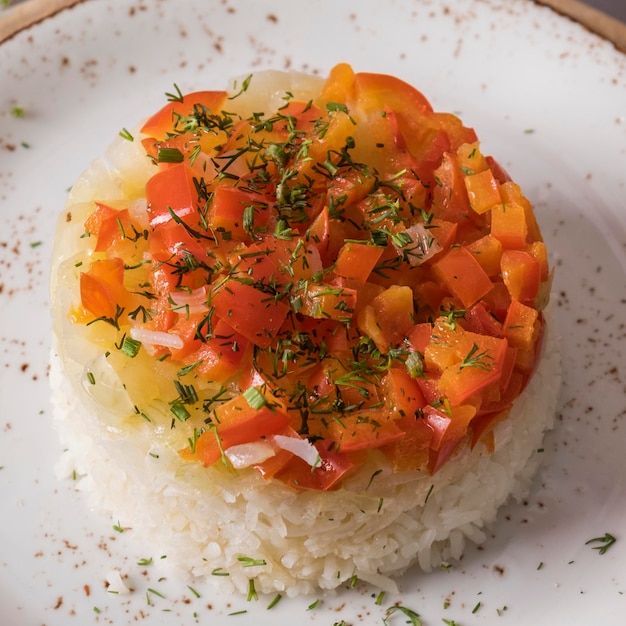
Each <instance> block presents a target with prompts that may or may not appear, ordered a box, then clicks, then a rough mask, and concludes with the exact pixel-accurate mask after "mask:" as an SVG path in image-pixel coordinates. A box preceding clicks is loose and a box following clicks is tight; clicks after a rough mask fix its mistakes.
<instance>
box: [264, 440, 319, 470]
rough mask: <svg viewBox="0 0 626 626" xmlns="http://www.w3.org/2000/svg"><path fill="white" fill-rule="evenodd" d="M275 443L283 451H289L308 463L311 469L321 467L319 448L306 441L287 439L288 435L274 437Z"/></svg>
mask: <svg viewBox="0 0 626 626" xmlns="http://www.w3.org/2000/svg"><path fill="white" fill-rule="evenodd" d="M274 443H275V444H276V445H277V446H278V447H279V448H282V449H283V450H287V451H289V452H291V453H292V454H295V455H296V456H298V457H300V458H301V459H302V460H303V461H306V462H307V463H308V464H309V465H310V466H311V467H315V466H316V465H319V462H320V455H319V452H318V451H317V448H316V447H315V446H314V445H313V444H312V443H311V442H310V441H307V440H306V439H298V438H297V437H287V436H286V435H274Z"/></svg>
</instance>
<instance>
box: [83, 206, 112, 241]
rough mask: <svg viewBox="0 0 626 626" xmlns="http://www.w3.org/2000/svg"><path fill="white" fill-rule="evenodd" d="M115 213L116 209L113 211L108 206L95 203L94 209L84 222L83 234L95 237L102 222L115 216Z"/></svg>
mask: <svg viewBox="0 0 626 626" xmlns="http://www.w3.org/2000/svg"><path fill="white" fill-rule="evenodd" d="M117 212H118V210H117V209H114V208H113V207H111V206H109V205H108V204H102V203H101V202H96V208H95V209H94V211H93V212H92V213H91V214H90V215H89V217H88V218H87V220H86V221H85V232H87V233H89V234H90V235H91V236H92V237H97V236H98V234H99V233H100V227H101V226H102V222H103V221H104V220H106V219H107V218H109V217H112V216H114V215H116V214H117Z"/></svg>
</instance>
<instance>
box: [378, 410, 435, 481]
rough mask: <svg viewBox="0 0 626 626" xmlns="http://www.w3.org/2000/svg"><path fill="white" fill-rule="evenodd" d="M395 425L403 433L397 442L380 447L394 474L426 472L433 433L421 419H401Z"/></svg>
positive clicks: (430, 427)
mask: <svg viewBox="0 0 626 626" xmlns="http://www.w3.org/2000/svg"><path fill="white" fill-rule="evenodd" d="M396 424H397V425H398V427H399V428H400V429H402V431H403V432H404V436H403V437H402V438H401V439H398V440H397V441H394V442H392V443H389V444H386V445H384V446H382V448H381V450H382V451H383V452H384V453H385V456H386V457H387V458H388V459H389V460H390V461H391V466H392V467H393V471H394V472H406V471H410V470H416V469H421V470H427V469H428V465H429V462H430V446H431V442H432V440H433V435H434V431H433V428H432V426H431V425H430V424H429V423H428V422H427V421H426V420H425V419H424V418H423V417H409V416H406V417H402V418H399V419H398V420H396Z"/></svg>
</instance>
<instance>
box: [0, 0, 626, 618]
mask: <svg viewBox="0 0 626 626" xmlns="http://www.w3.org/2000/svg"><path fill="white" fill-rule="evenodd" d="M0 51H1V53H2V54H1V55H0V76H2V77H3V79H2V86H3V88H2V90H0V214H1V218H2V225H1V226H0V321H1V323H2V331H1V332H0V372H1V375H0V433H1V435H0V468H1V469H0V493H1V494H2V502H3V504H2V511H3V512H2V515H1V517H0V520H1V521H0V623H2V624H11V625H14V626H26V625H27V624H28V625H31V624H46V626H59V625H66V624H74V623H75V624H81V626H82V625H87V624H113V623H114V624H123V623H129V624H130V623H132V624H135V623H144V622H145V623H150V624H151V625H157V626H159V625H163V626H169V625H174V624H181V623H184V624H196V623H197V624H200V623H207V622H210V621H212V622H213V623H216V622H217V623H221V624H230V623H232V624H242V625H244V626H248V625H251V624H255V625H256V626H265V625H269V624H274V623H292V622H295V621H296V620H297V621H298V623H301V624H309V623H310V624H327V625H329V626H330V625H331V624H342V625H344V626H345V625H351V626H354V625H356V624H365V623H366V624H383V623H384V620H386V623H387V624H388V625H389V626H393V625H394V624H402V623H407V620H410V617H409V615H407V612H403V611H401V610H399V609H394V610H393V611H391V612H389V608H390V607H391V606H401V607H403V608H404V609H407V610H408V609H410V610H411V611H415V612H416V613H418V614H419V615H420V616H421V620H422V622H423V624H424V626H428V625H430V624H440V623H443V622H445V623H448V624H457V625H462V626H472V625H476V624H496V623H497V624H500V623H502V624H508V625H518V624H529V623H543V624H553V623H573V624H576V623H602V624H605V625H611V624H618V623H620V624H621V623H622V622H623V615H624V614H625V613H626V575H625V574H624V569H623V567H622V564H623V562H624V560H625V558H626V522H625V521H624V520H625V519H626V499H625V496H626V493H625V490H626V488H625V485H626V464H625V463H624V462H623V458H624V457H623V449H624V443H625V441H626V431H625V425H624V421H625V420H626V393H625V385H626V381H625V378H624V377H625V376H626V350H625V349H624V347H625V343H626V323H625V322H626V318H625V316H624V310H625V309H624V306H625V304H626V278H625V277H626V189H625V185H626V117H625V115H626V57H625V56H624V55H623V54H622V53H620V52H619V51H617V50H616V49H615V48H614V47H613V46H612V45H611V44H610V43H609V42H607V41H604V40H602V39H600V38H599V37H597V36H595V35H593V34H591V33H589V32H588V31H586V30H585V29H584V28H582V27H581V26H580V25H578V24H577V23H575V22H573V21H570V20H568V19H567V18H564V17H561V16H559V15H557V14H556V13H554V12H553V11H551V10H550V9H548V8H546V7H542V6H538V5H535V4H534V3H532V2H529V1H526V0H457V1H456V2H453V3H452V2H450V3H441V2H438V1H434V0H433V1H429V0H412V1H410V0H404V1H403V0H374V1H372V2H370V3H368V4H367V9H365V5H364V3H361V2H358V0H344V2H341V3H338V2H336V1H334V0H309V2H307V3H306V4H298V3H295V2H294V3H286V2H280V1H278V0H266V1H264V2H262V3H261V2H256V3H252V2H241V1H240V2H236V1H235V0H179V1H177V2H176V1H174V0H161V1H155V2H150V3H147V2H143V1H141V0H135V1H133V2H131V3H120V2H115V1H114V0H90V1H88V2H83V3H80V4H77V5H76V6H74V7H73V8H71V9H67V10H65V11H62V12H60V13H58V14H56V15H54V16H53V17H50V18H48V19H46V20H44V21H43V22H41V23H39V24H37V25H35V26H33V27H31V28H29V29H26V30H24V31H22V32H20V33H18V34H17V35H15V36H14V37H13V38H11V39H10V40H8V41H6V42H5V43H3V44H2V45H1V46H0ZM339 61H348V62H350V63H351V64H352V65H353V66H354V67H355V69H357V70H361V71H375V72H385V73H393V74H396V75H398V76H400V77H402V78H404V79H405V80H408V81H409V82H411V83H413V84H414V85H416V86H417V87H418V88H420V89H421V90H422V91H423V92H425V93H426V95H427V96H428V97H429V98H430V99H431V101H432V103H433V105H434V106H435V108H436V109H440V110H448V111H453V112H455V113H457V114H459V115H461V117H462V118H463V120H464V121H465V122H466V123H467V124H468V125H471V126H474V127H475V128H476V129H477V132H478V135H479V137H480V138H481V140H482V145H483V147H484V149H485V151H486V152H488V153H491V154H494V155H495V156H496V157H497V158H498V159H499V160H500V161H501V163H502V164H503V165H504V166H505V167H506V169H507V170H508V171H509V172H510V173H511V174H512V176H513V177H514V179H515V180H516V181H518V182H519V183H520V184H521V185H522V187H523V189H524V190H525V192H526V195H528V196H529V197H530V198H531V199H532V200H533V202H534V203H535V206H536V212H537V216H538V219H539V221H540V223H541V226H542V228H543V231H544V236H545V239H546V241H547V244H548V246H549V249H550V250H551V254H552V262H553V264H554V265H555V267H556V278H555V284H554V294H553V301H554V305H555V310H556V315H557V318H558V326H559V329H560V332H561V334H562V337H563V356H564V378H565V381H564V385H563V389H562V392H561V400H560V406H559V413H558V416H557V423H556V427H555V429H554V431H553V432H551V433H550V434H549V435H548V437H547V439H546V442H545V447H544V454H545V460H544V463H543V466H542V469H541V471H540V473H539V475H538V476H537V479H536V481H535V483H534V486H533V489H532V492H531V493H530V495H529V497H528V498H527V500H526V501H524V502H523V503H519V504H511V505H510V506H507V507H506V508H505V509H503V510H502V511H501V514H500V515H499V518H498V522H497V524H496V525H494V526H493V528H491V529H490V534H491V536H490V538H489V540H488V542H487V543H486V544H485V545H484V546H483V547H482V548H480V549H470V550H469V551H468V552H467V554H466V556H465V557H464V559H463V560H462V561H461V562H459V563H453V564H451V566H450V567H449V568H446V569H445V570H444V569H442V570H441V571H436V572H432V573H430V574H428V575H424V574H420V573H418V572H412V573H410V574H408V575H406V576H404V577H402V578H401V579H400V580H399V586H400V593H398V594H397V595H391V594H387V595H386V596H384V597H381V596H380V595H379V594H378V590H376V589H374V588H371V587H367V586H365V585H363V586H361V585H360V584H357V585H356V587H355V588H350V589H347V588H346V589H341V590H340V591H339V592H337V593H336V594H332V595H322V594H319V595H317V596H312V597H306V598H297V599H287V598H286V597H285V598H282V599H281V600H280V602H278V603H277V604H276V605H275V606H270V605H271V604H272V601H273V598H272V597H267V598H266V597H259V598H258V599H252V598H250V599H248V598H245V597H223V596H221V595H220V594H218V593H216V592H215V591H212V590H211V589H209V588H204V587H202V586H196V585H194V583H193V582H192V581H189V580H186V579H185V577H184V576H181V575H178V576H174V575H172V573H171V572H170V571H169V570H168V568H167V564H166V562H165V560H164V559H160V558H159V555H150V554H142V553H141V552H140V551H138V548H137V539H138V538H133V536H132V531H128V532H118V530H116V528H115V527H116V523H115V520H111V519H104V518H103V517H102V516H100V515H99V514H97V513H96V512H94V511H90V510H89V509H88V508H87V504H86V501H85V498H84V497H83V496H81V494H80V493H77V492H76V491H75V489H74V488H73V485H72V483H71V481H66V482H60V481H57V479H56V478H55V472H54V467H55V464H56V462H57V460H58V458H59V456H60V454H61V448H60V445H59V444H58V443H57V439H56V435H55V432H54V430H53V427H52V423H51V408H50V403H49V391H48V381H47V358H48V349H49V342H50V320H49V314H48V310H47V306H48V301H49V299H48V293H47V285H48V274H47V270H48V266H49V260H50V255H51V245H52V238H53V229H54V224H55V221H56V218H57V215H58V214H59V213H60V211H61V210H62V208H63V205H64V200H65V195H66V193H67V189H68V187H69V186H70V185H72V183H73V182H74V181H75V180H76V178H77V177H78V176H79V174H80V173H81V171H82V170H83V169H85V167H86V166H87V165H88V164H89V162H90V161H91V160H92V159H93V158H95V157H97V156H99V155H100V154H102V153H103V152H104V150H105V148H106V146H107V145H108V144H109V142H110V141H111V139H112V138H113V137H114V136H115V135H116V134H117V133H118V132H119V131H120V130H121V129H123V128H129V127H132V126H133V125H134V124H136V123H137V122H138V121H139V120H140V119H141V118H142V117H143V116H144V115H146V114H147V113H149V112H151V111H153V110H156V108H158V107H159V106H161V105H162V103H163V102H164V96H163V94H164V93H165V92H166V91H170V90H171V88H172V85H173V83H176V84H177V85H178V86H179V87H180V88H181V90H182V91H183V92H184V91H188V90H192V89H198V88H214V87H217V88H222V87H225V86H227V85H228V84H229V79H230V78H231V77H233V76H241V75H246V74H247V73H249V72H250V71H251V70H257V69H263V68H274V69H287V68H292V69H296V70H304V71H308V72H319V73H325V72H327V71H328V70H329V69H330V67H331V66H332V65H334V64H335V63H336V62H339ZM607 533H608V534H609V535H611V536H612V537H614V538H615V542H614V543H611V542H609V544H610V545H609V544H606V543H601V542H591V543H589V541H590V540H593V539H597V538H602V537H605V538H606V534H607ZM602 547H605V548H606V547H608V549H606V550H600V549H598V548H602ZM150 559H152V564H150V565H148V564H147V562H148V561H149V560H150ZM111 572H117V573H118V574H119V575H120V576H121V577H122V578H123V580H124V582H125V584H126V586H127V587H128V588H129V590H130V592H129V593H127V594H120V593H111V591H110V590H108V589H107V585H106V579H107V577H109V576H110V574H111ZM442 620H443V622H442ZM414 622H415V620H414ZM409 623H411V622H410V621H409ZM415 623H417V622H415Z"/></svg>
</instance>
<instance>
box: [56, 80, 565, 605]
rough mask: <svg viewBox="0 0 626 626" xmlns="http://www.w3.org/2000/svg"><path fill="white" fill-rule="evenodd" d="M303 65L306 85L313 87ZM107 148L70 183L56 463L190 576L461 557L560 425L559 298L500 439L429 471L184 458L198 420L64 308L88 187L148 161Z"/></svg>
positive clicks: (228, 582)
mask: <svg viewBox="0 0 626 626" xmlns="http://www.w3.org/2000/svg"><path fill="white" fill-rule="evenodd" d="M294 80H295V82H296V83H297V85H298V88H301V89H302V90H303V91H304V92H306V91H307V90H314V89H316V88H318V83H317V82H313V83H312V84H309V83H306V81H305V82H304V87H302V85H301V79H300V78H296V79H294ZM267 91H268V93H269V92H271V91H272V90H271V89H269V90H267ZM272 93H273V92H272ZM107 156H108V161H105V160H98V161H96V162H95V163H94V164H93V165H92V167H91V168H90V169H89V170H88V171H87V172H86V173H85V174H84V175H83V176H82V177H81V179H80V180H79V182H78V183H77V185H76V186H75V187H74V189H73V191H72V193H71V195H70V199H69V201H68V206H67V209H66V212H65V213H64V215H63V216H62V217H61V223H60V226H59V231H58V236H57V241H56V254H55V266H54V267H53V272H52V276H53V279H52V293H53V317H54V331H55V334H54V342H53V349H52V354H51V372H50V380H51V385H52V399H53V406H54V418H55V424H56V427H57V429H58V431H59V434H60V438H61V440H62V442H63V444H64V446H65V447H66V448H67V451H66V452H64V455H63V458H62V459H61V460H60V462H59V466H58V473H59V475H60V476H61V477H67V476H70V475H75V476H77V477H78V479H77V481H76V485H77V488H78V489H79V490H81V491H84V492H85V493H86V495H87V497H88V498H89V501H90V503H91V505H92V506H93V507H94V508H95V509H96V510H97V511H99V512H102V513H103V514H108V515H110V516H111V518H112V519H114V520H115V521H116V522H118V523H119V524H121V525H122V526H123V527H125V528H126V527H128V528H132V529H133V532H134V535H135V536H136V537H137V541H138V542H141V543H142V544H145V550H146V551H149V552H154V551H155V550H158V552H159V553H160V554H164V555H167V561H168V563H169V564H170V566H173V567H175V568H177V569H178V570H179V572H180V575H181V576H191V577H196V578H199V579H203V580H209V581H212V582H213V583H214V584H216V585H219V586H220V588H221V589H223V590H235V591H238V592H241V593H246V592H247V591H248V585H249V580H250V578H254V581H255V588H256V590H257V591H258V592H261V593H269V592H274V591H280V592H284V593H286V594H287V595H289V596H295V595H298V594H306V593H311V592H313V591H315V590H317V589H334V588H336V587H338V586H339V585H341V584H342V583H343V582H345V581H346V580H348V579H351V578H352V577H354V576H356V577H357V578H358V579H360V580H363V581H367V582H370V583H372V584H374V585H376V586H378V587H380V588H381V589H384V590H388V591H393V590H395V589H396V585H395V583H394V581H393V578H395V577H397V576H399V575H401V574H402V573H403V572H404V571H406V570H407V569H408V568H409V567H412V566H417V567H419V568H421V569H422V570H424V571H426V572H427V571H430V570H432V569H433V568H435V567H438V566H439V565H441V564H442V563H444V562H448V561H451V560H456V559H459V558H461V556H462V554H463V551H464V548H465V545H466V543H467V542H468V541H469V542H472V543H475V544H481V543H482V542H484V541H485V539H486V529H487V526H488V525H490V524H492V523H493V522H494V521H495V520H496V516H497V511H498V509H499V508H500V507H501V506H502V505H503V504H504V503H506V502H507V501H509V500H510V499H511V498H513V499H516V500H520V499H521V498H523V497H524V496H525V495H526V494H527V493H528V491H529V489H530V486H531V484H532V478H533V475H534V474H535V472H536V470H537V467H538V465H539V463H540V459H541V454H539V453H538V450H539V449H540V448H541V447H542V439H543V436H544V433H545V432H546V430H548V429H550V428H551V426H552V422H553V416H554V413H555V410H556V403H557V397H558V392H559V380H560V357H559V349H558V338H557V337H556V335H555V332H554V331H553V324H552V323H551V321H550V319H547V318H549V312H548V311H546V312H545V316H546V319H547V321H546V324H545V336H544V339H543V348H542V355H541V358H540V359H539V363H538V367H537V370H536V372H535V374H534V376H533V377H532V379H531V381H530V383H529V384H528V386H527V387H526V389H525V390H524V392H523V393H522V395H521V396H520V397H519V398H518V399H517V400H516V402H515V404H514V407H513V410H512V412H511V414H510V416H509V417H508V418H507V419H506V420H505V421H503V422H500V423H499V424H498V425H497V426H496V427H495V429H494V441H495V447H494V450H493V452H490V451H488V450H487V449H486V447H485V446H484V445H483V444H482V443H480V442H479V443H478V444H477V445H476V446H475V447H473V448H470V446H469V444H467V443H465V444H463V445H462V446H461V447H459V448H458V449H457V450H456V451H455V453H454V456H453V458H452V459H451V460H450V461H448V462H446V463H445V464H444V465H443V466H442V467H441V469H439V470H438V471H437V472H436V473H435V474H434V475H430V474H429V473H427V472H424V471H418V470H416V471H404V472H399V473H394V472H393V471H392V468H391V467H390V464H389V462H388V461H387V460H386V458H385V457H384V455H383V454H382V453H377V452H374V453H372V454H370V455H369V457H368V460H367V462H366V463H365V465H364V466H363V467H360V468H359V470H358V471H357V472H355V473H354V474H352V475H351V476H350V477H349V478H347V479H346V480H344V482H343V483H342V485H341V488H340V489H338V490H336V491H324V492H319V491H307V490H294V489H293V488H291V487H289V486H287V485H286V484H284V483H282V482H280V481H278V480H265V479H264V478H262V477H261V476H260V475H259V473H257V472H256V471H255V470H254V469H252V468H247V469H245V468H244V469H237V470H234V469H233V468H230V467H226V466H225V465H223V464H221V463H215V464H213V465H212V466H211V467H209V468H205V467H203V466H202V465H200V464H198V463H189V462H184V461H183V460H182V459H181V457H180V455H179V453H178V450H180V448H181V447H182V446H183V445H184V444H185V443H186V438H187V436H188V433H187V432H185V431H184V430H181V431H179V430H176V429H171V428H168V426H167V425H168V424H169V423H170V420H171V414H170V413H169V407H168V406H167V404H166V403H164V402H158V401H153V402H152V403H150V404H148V405H146V406H145V407H143V406H142V411H141V412H139V410H138V409H137V407H136V405H134V404H133V402H132V401H131V399H130V394H129V392H128V389H127V384H130V382H129V381H128V380H126V379H124V372H125V371H126V370H125V369H124V368H125V366H124V365H123V364H122V363H121V362H116V361H115V359H116V358H117V355H111V357H110V358H109V359H108V358H106V357H105V356H103V354H101V351H102V348H101V346H102V345H105V344H106V343H107V342H111V341H112V337H113V330H107V329H104V331H103V329H102V328H98V331H97V333H96V332H95V331H94V330H93V328H92V327H86V326H84V325H78V324H75V323H74V322H73V321H72V320H71V319H68V316H67V312H68V311H72V310H73V306H74V304H75V299H76V295H75V291H76V287H75V285H76V280H77V274H78V271H79V270H78V269H77V267H76V260H77V259H82V258H83V257H84V256H85V254H86V252H85V250H86V249H87V248H86V246H87V244H86V243H85V242H84V241H82V240H81V239H80V234H81V232H82V224H83V222H84V218H85V217H86V215H88V213H89V210H90V207H91V206H92V205H91V202H92V201H93V200H94V199H96V198H97V199H98V200H99V201H106V202H110V203H116V202H121V201H123V200H124V198H126V197H128V196H129V195H130V196H132V195H133V193H134V192H135V191H136V189H137V188H141V185H142V184H143V181H145V180H146V178H147V177H148V176H149V175H150V172H151V170H150V167H149V165H148V164H146V163H145V159H143V158H142V155H141V150H140V147H138V146H137V145H136V144H135V145H133V144H132V143H129V142H120V140H118V141H117V142H115V143H114V145H113V147H112V148H111V149H110V150H109V152H108V154H107ZM68 216H69V219H68ZM107 333H108V335H107ZM144 339H145V338H144ZM159 342H161V344H162V343H163V337H161V338H160V339H159V337H158V336H156V335H155V338H154V341H153V342H152V343H153V344H154V345H158V344H159ZM141 358H143V357H141ZM94 381H97V382H94ZM133 384H135V386H138V387H141V386H143V387H152V388H154V389H155V393H154V396H155V397H159V394H158V387H159V384H160V383H159V380H157V379H149V380H137V381H133ZM220 573H228V576H216V575H215V574H220Z"/></svg>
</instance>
